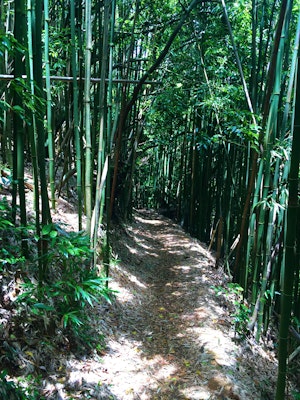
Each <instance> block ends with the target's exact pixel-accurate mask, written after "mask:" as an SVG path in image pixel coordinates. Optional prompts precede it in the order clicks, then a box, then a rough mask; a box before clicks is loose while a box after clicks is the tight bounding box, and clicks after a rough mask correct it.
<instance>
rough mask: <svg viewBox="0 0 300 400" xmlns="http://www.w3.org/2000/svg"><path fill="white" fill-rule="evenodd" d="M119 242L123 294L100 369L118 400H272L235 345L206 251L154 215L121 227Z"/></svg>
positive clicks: (117, 277)
mask: <svg viewBox="0 0 300 400" xmlns="http://www.w3.org/2000/svg"><path fill="white" fill-rule="evenodd" d="M114 242H115V245H114V252H115V253H116V254H117V255H118V258H119V260H120V262H119V263H117V264H116V266H115V267H113V270H112V275H113V283H112V286H113V288H114V289H116V290H118V292H119V293H118V295H117V302H116V304H115V305H114V306H113V307H112V309H111V310H109V312H108V315H107V323H108V324H109V325H110V329H111V333H110V340H109V341H108V348H107V352H106V353H105V354H104V356H103V358H102V365H101V370H102V372H103V376H102V379H101V382H102V383H103V384H104V385H106V386H108V387H109V388H110V392H111V393H112V394H113V396H115V397H114V398H115V399H119V400H127V399H128V400H129V399H143V400H148V399H149V400H150V399H162V400H164V399H165V400H167V399H170V400H171V399H172V400H180V399H191V400H198V399H199V400H200V399H203V400H204V399H207V400H208V399H240V400H242V399H245V400H246V399H247V400H251V399H252V400H258V399H260V398H265V399H267V398H268V397H261V395H260V394H259V393H260V391H263V390H264V386H263V385H262V384H260V382H259V379H258V378H256V377H255V376H254V371H253V369H251V368H250V369H249V368H248V364H247V362H246V361H247V360H246V358H247V357H250V358H251V357H253V358H254V356H253V354H252V353H250V352H249V354H248V355H247V354H246V353H247V351H246V350H245V349H244V348H243V347H241V346H240V345H237V344H236V343H234V341H233V338H234V330H233V327H232V322H231V319H230V317H229V314H230V313H229V311H228V309H227V307H228V305H226V304H225V303H226V301H225V302H224V304H222V302H220V298H218V297H217V296H216V295H215V291H214V289H213V286H222V285H223V284H224V283H225V282H226V276H225V275H224V274H223V272H222V271H218V270H216V269H215V268H214V267H213V265H214V259H213V257H212V255H211V254H210V253H209V252H208V251H207V249H206V248H205V247H204V246H203V245H201V244H200V243H199V242H198V241H196V240H195V239H193V238H191V237H190V236H189V235H187V234H186V233H184V232H183V230H182V229H181V228H180V227H179V226H177V225H176V224H174V223H173V222H171V221H170V220H168V219H166V218H164V217H161V216H159V215H158V214H156V213H154V212H150V211H140V212H137V213H136V216H135V221H134V223H132V224H131V226H127V227H126V228H124V231H120V230H116V232H115V233H114ZM107 398H109V397H107Z"/></svg>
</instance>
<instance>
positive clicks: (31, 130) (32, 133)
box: [27, 0, 41, 237]
mask: <svg viewBox="0 0 300 400" xmlns="http://www.w3.org/2000/svg"><path fill="white" fill-rule="evenodd" d="M32 11H33V10H32V1H31V0H27V21H28V34H27V41H28V62H27V64H28V67H27V68H28V72H27V80H28V84H29V87H30V92H31V102H32V104H34V90H35V89H34V77H33V44H32V25H33V22H32V19H33V18H32ZM30 120H31V121H32V124H31V126H29V127H28V134H29V142H30V150H31V160H32V170H33V181H34V210H35V229H36V234H37V236H38V237H40V233H41V229H40V201H39V173H38V161H37V151H36V143H37V128H36V115H35V111H34V110H33V111H32V112H31V116H30Z"/></svg>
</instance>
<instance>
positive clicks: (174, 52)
mask: <svg viewBox="0 0 300 400" xmlns="http://www.w3.org/2000/svg"><path fill="white" fill-rule="evenodd" d="M25 3H26V2H25V1H23V0H20V1H16V2H9V1H6V0H2V1H1V3H0V9H1V14H0V24H1V25H0V55H1V62H0V74H1V78H2V80H0V90H1V98H0V112H1V113H0V123H1V132H0V134H1V154H0V156H1V163H2V164H1V173H2V180H3V184H4V183H5V184H8V185H10V188H11V190H12V200H11V209H10V208H9V207H8V205H7V204H6V203H4V200H3V201H2V202H1V207H2V210H1V213H2V214H1V215H2V217H1V218H2V219H1V226H0V228H1V230H2V231H3V233H4V234H3V239H1V240H2V242H1V245H2V246H1V247H2V248H1V249H0V252H1V253H0V254H1V262H2V264H3V265H2V268H3V271H4V269H7V268H8V267H9V268H12V267H11V266H17V267H13V268H15V269H13V271H14V273H16V271H17V270H20V271H21V276H22V280H23V284H25V287H26V291H25V292H24V293H22V294H21V296H19V304H23V303H25V304H26V307H27V310H28V311H29V313H30V315H31V316H32V318H33V319H34V320H40V321H39V323H41V322H42V320H43V321H44V322H43V323H44V325H45V324H46V325H47V324H48V322H47V321H48V319H49V315H50V314H51V315H55V317H54V318H53V319H52V322H51V324H52V325H53V326H51V329H52V330H53V331H55V329H56V328H57V327H58V326H59V325H60V324H62V327H63V328H66V327H67V326H68V325H69V324H70V325H72V326H76V327H78V326H80V325H81V324H82V323H83V321H82V318H84V316H85V313H84V306H85V305H92V304H93V302H94V301H95V300H98V297H99V296H104V297H106V298H107V297H108V291H107V289H106V284H105V279H106V278H107V277H108V276H109V265H110V235H109V232H110V223H111V218H114V217H116V218H119V219H125V220H126V219H128V218H130V216H131V213H132V208H133V207H153V208H157V209H160V210H161V211H162V212H164V213H166V214H167V215H169V216H171V217H172V218H174V219H176V220H177V222H178V223H180V224H182V226H183V227H184V228H185V229H186V230H188V231H189V232H190V233H191V234H192V235H194V236H196V237H197V238H199V239H201V240H202V241H204V242H207V244H209V245H210V248H213V249H214V250H215V251H216V263H217V265H216V266H217V267H219V266H222V267H224V268H225V270H226V272H227V273H228V274H229V275H230V276H231V277H232V279H233V281H234V282H235V283H237V284H238V285H239V287H241V288H242V289H243V293H244V298H245V299H248V301H249V304H250V306H249V309H248V310H244V311H245V315H247V318H248V324H247V326H246V325H245V324H244V322H243V326H245V330H246V332H245V334H246V333H247V334H251V335H252V334H254V335H255V337H256V340H258V341H259V340H260V336H261V335H262V334H263V335H265V334H266V333H267V332H268V330H269V329H270V326H276V321H277V319H278V316H280V315H281V316H282V315H283V314H282V310H285V311H284V317H285V318H281V327H280V332H281V334H280V338H281V339H280V343H279V353H278V354H279V379H278V388H277V397H276V399H277V400H279V399H282V398H283V396H284V390H285V377H286V374H287V370H286V367H287V363H286V360H287V356H288V350H287V348H288V347H289V349H290V350H289V351H290V352H292V351H293V350H294V349H295V347H296V346H297V338H299V319H300V315H299V310H300V307H299V303H300V286H299V271H300V257H299V242H300V237H299V235H300V230H299V226H300V224H299V223H298V222H299V221H298V219H299V198H298V193H297V189H295V188H296V187H297V182H298V177H299V159H298V157H297V146H298V135H299V132H298V131H299V123H298V112H297V109H298V108H299V107H298V108H297V105H298V96H297V89H298V88H299V78H298V80H297V79H296V71H297V56H298V46H299V35H300V34H299V32H300V22H299V2H297V1H295V2H294V3H293V2H292V1H290V0H283V1H268V0H265V1H262V2H255V1H250V0H249V1H248V0H238V1H229V2H228V4H225V2H224V1H223V0H222V1H220V2H208V1H197V0H193V1H191V3H187V2H183V3H180V2H175V1H168V2H161V1H147V0H137V1H135V2H129V1H125V0H124V1H119V0H104V1H103V2H94V1H91V0H86V2H84V4H83V3H80V2H75V1H71V2H66V1H62V2H53V1H49V2H48V1H47V0H45V1H44V6H43V8H42V6H41V2H38V1H36V0H32V1H31V0H28V1H27V3H26V4H25ZM12 76H13V78H12ZM292 143H293V145H292ZM27 164H30V166H31V169H32V172H33V190H34V193H35V204H34V207H33V208H34V209H33V210H29V209H28V208H27V205H26V196H25V190H26V188H27V186H28V182H26V179H25V166H27ZM5 179H7V180H8V181H7V182H6V181H5ZM295 185H296V186H295ZM48 189H49V191H50V194H49V196H50V200H51V208H52V209H53V210H54V209H55V207H56V202H57V198H58V197H60V196H62V194H64V195H66V196H68V197H69V198H71V197H72V198H73V199H75V200H76V203H77V207H78V230H79V231H80V232H81V230H82V228H83V211H84V214H85V215H86V226H85V235H82V234H81V233H76V234H71V233H69V232H66V231H64V230H63V229H61V227H58V226H56V225H55V224H53V223H52V218H51V211H50V209H49V201H48ZM17 205H18V206H17ZM287 210H288V211H287ZM29 212H32V213H34V218H31V220H30V221H29V220H28V215H29ZM296 222H297V224H296ZM30 223H32V224H33V226H30V225H29V224H30ZM103 224H105V227H106V230H105V235H101V236H99V231H100V230H101V229H102V228H101V227H102V225H103ZM8 237H10V238H11V237H13V241H14V243H16V244H17V246H13V245H12V242H11V240H12V239H8ZM35 244H36V247H35V250H34V251H32V247H33V246H34V245H35ZM18 246H19V247H18ZM101 247H102V250H100V248H101ZM32 253H33V254H32ZM100 256H101V257H100ZM32 257H33V258H34V263H33V264H32V265H35V267H34V268H37V269H36V270H34V271H32V272H30V276H31V277H32V276H34V277H35V279H36V281H32V278H30V279H29V280H28V279H25V278H24V276H23V275H24V271H26V274H28V271H27V268H28V265H29V264H28V260H30V259H31V258H32ZM100 258H101V259H102V264H103V266H104V269H105V271H104V272H105V278H104V277H102V276H100V277H99V275H98V272H97V269H96V268H97V265H98V264H99V259H100ZM53 275H55V276H56V280H55V281H54V282H53V281H52V282H50V280H49V277H52V276H53ZM249 316H250V317H249ZM45 321H46V322H45ZM271 322H272V324H271V325H270V323H271ZM41 325H42V324H41ZM46 325H45V327H47V329H48V328H49V326H46ZM49 329H50V328H49ZM289 332H294V335H292V336H290V334H289ZM288 345H289V346H288Z"/></svg>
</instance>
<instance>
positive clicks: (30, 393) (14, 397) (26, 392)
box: [0, 371, 42, 400]
mask: <svg viewBox="0 0 300 400" xmlns="http://www.w3.org/2000/svg"><path fill="white" fill-rule="evenodd" d="M0 398H1V399H8V400H38V399H39V400H42V398H41V397H40V396H39V394H38V392H37V391H36V390H35V389H32V388H30V386H29V387H27V388H23V387H21V386H20V385H18V384H16V383H15V382H14V381H11V380H9V379H8V378H7V372H6V371H2V372H0Z"/></svg>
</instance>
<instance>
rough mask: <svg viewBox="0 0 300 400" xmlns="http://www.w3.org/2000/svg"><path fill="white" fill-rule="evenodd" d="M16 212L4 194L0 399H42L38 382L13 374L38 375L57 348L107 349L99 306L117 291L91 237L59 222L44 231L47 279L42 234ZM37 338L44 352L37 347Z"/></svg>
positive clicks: (0, 266) (0, 210)
mask: <svg viewBox="0 0 300 400" xmlns="http://www.w3.org/2000/svg"><path fill="white" fill-rule="evenodd" d="M10 215H11V209H10V206H9V204H8V202H7V201H6V199H5V198H2V199H0V278H1V282H2V285H1V287H0V303H1V325H0V334H1V335H0V337H1V339H0V340H1V341H2V346H1V348H2V351H1V357H0V370H1V369H2V373H1V381H2V383H1V385H0V398H3V399H4V398H5V399H6V398H7V399H21V400H22V399H37V398H41V397H35V390H34V389H33V388H34V387H35V384H33V388H32V389H31V390H29V388H30V385H27V388H26V389H24V388H23V387H22V385H19V384H17V383H16V382H15V380H11V379H10V378H9V377H10V376H18V375H20V376H23V377H24V376H25V377H26V376H29V374H36V375H37V374H38V373H40V372H41V368H42V370H44V369H47V362H48V363H50V360H49V357H51V355H53V352H58V353H60V352H64V353H65V352H70V351H72V352H74V353H76V352H78V351H80V352H85V353H86V352H87V351H90V350H95V351H97V350H99V349H100V350H101V349H102V346H103V342H104V336H103V334H102V333H101V331H99V329H98V328H97V326H96V324H95V315H94V311H93V310H94V309H95V306H97V305H99V306H101V304H102V303H103V302H109V303H110V302H111V301H112V300H113V299H114V293H113V291H112V290H111V289H110V288H109V287H108V286H107V278H106V277H104V276H103V274H102V273H99V270H98V269H96V268H93V267H92V261H93V253H92V251H91V250H90V247H89V238H88V237H87V236H86V235H85V234H84V233H82V232H78V233H76V232H68V231H67V230H66V229H64V228H63V227H61V226H59V225H57V224H49V225H46V226H44V227H43V230H42V235H43V240H44V241H45V240H46V241H47V248H48V250H47V253H46V259H44V260H43V264H44V265H45V264H46V265H47V269H46V273H45V275H44V279H43V281H42V282H41V280H40V274H39V260H38V251H37V250H36V249H37V244H38V241H39V238H38V237H36V236H35V234H34V229H33V228H31V227H28V228H22V230H21V231H20V228H19V227H17V226H15V225H14V224H13V223H12V221H11V219H10ZM22 240H26V241H27V244H28V248H30V249H31V251H30V255H29V258H27V259H25V258H24V257H23V255H22ZM33 343H34V344H35V345H34V346H35V348H36V346H37V345H38V346H37V347H39V350H40V351H41V354H39V355H37V354H36V353H35V351H36V349H35V350H34V351H33V350H31V348H32V344H33ZM43 343H44V345H43ZM42 353H44V354H42ZM4 368H5V369H4ZM31 381H32V380H31Z"/></svg>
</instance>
